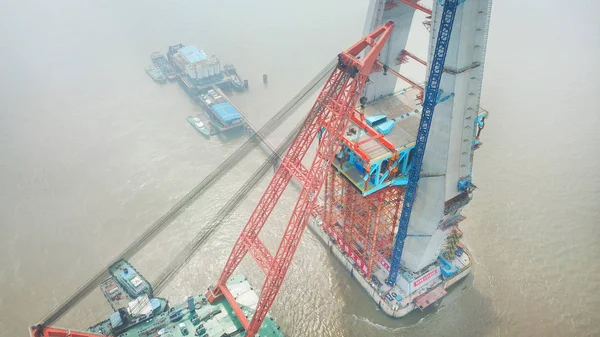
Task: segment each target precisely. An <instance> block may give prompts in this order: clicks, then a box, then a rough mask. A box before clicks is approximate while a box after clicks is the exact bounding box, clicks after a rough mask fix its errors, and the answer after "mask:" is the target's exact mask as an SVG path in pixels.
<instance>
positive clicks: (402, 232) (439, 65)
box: [387, 0, 464, 285]
mask: <svg viewBox="0 0 600 337" xmlns="http://www.w3.org/2000/svg"><path fill="white" fill-rule="evenodd" d="M440 1H441V0H440ZM462 1H464V0H446V1H445V3H444V4H443V7H444V9H443V11H442V20H441V23H440V31H439V33H438V37H437V42H436V45H435V51H434V54H433V60H432V62H431V69H430V73H429V81H428V82H427V87H426V89H425V100H424V102H423V110H422V113H421V121H420V123H419V132H418V134H417V142H416V145H415V150H414V158H413V161H412V165H411V168H410V171H409V174H408V184H407V186H406V192H405V195H404V204H403V205H402V215H401V216H400V224H399V226H398V232H397V233H396V238H395V242H394V248H393V250H392V261H391V264H390V274H389V276H388V279H387V284H388V285H394V284H395V283H396V279H397V278H398V271H399V270H400V260H401V259H402V250H403V249H404V240H405V239H406V236H407V231H408V223H409V221H410V214H411V212H412V207H413V203H414V201H415V196H416V192H417V185H418V182H419V176H420V174H421V166H422V164H423V155H424V154H425V147H426V145H427V137H428V136H429V129H430V126H431V120H432V117H433V112H434V109H435V105H436V104H437V97H438V92H439V88H440V81H441V79H442V73H443V72H444V63H445V61H446V53H447V52H448V45H449V43H450V35H451V34H452V25H453V24H454V17H455V14H456V8H457V7H458V5H459V4H460V3H461V2H462Z"/></svg>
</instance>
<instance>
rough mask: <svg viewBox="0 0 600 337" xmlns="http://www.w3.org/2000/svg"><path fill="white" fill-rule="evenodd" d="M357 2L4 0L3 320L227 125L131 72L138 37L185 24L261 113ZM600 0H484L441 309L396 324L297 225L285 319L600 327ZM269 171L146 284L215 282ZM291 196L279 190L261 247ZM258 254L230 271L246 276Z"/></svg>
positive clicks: (194, 224)
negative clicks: (485, 15) (202, 131)
mask: <svg viewBox="0 0 600 337" xmlns="http://www.w3.org/2000/svg"><path fill="white" fill-rule="evenodd" d="M467 1H468V0H467ZM367 5H368V4H367V1H364V0H350V1H340V0H320V1H318V0H307V1H294V2H284V1H274V0H264V1H239V0H234V1H210V2H208V1H183V0H172V1H165V0H160V1H158V0H147V1H139V0H132V1H115V0H106V1H90V0H77V1H76V0H58V1H39V0H35V1H34V0H24V1H11V2H7V1H3V2H2V5H1V7H0V8H1V9H0V61H1V62H0V74H1V75H0V336H1V337H19V336H26V335H27V327H28V326H29V325H31V324H33V323H36V322H37V321H38V320H39V319H41V318H42V317H43V316H44V315H45V314H47V313H48V312H49V311H50V310H51V309H52V308H53V307H55V306H56V305H58V303H60V301H62V300H63V299H65V298H66V297H67V296H68V295H69V294H71V293H72V292H73V291H74V290H75V289H77V287H78V286H80V285H81V284H82V283H83V282H84V281H85V280H87V279H88V278H89V277H90V276H92V275H93V274H94V273H95V272H96V271H97V270H99V269H100V268H102V267H103V266H104V265H105V264H106V263H107V262H108V261H110V260H111V258H113V257H114V256H116V255H117V254H118V253H119V252H120V251H121V250H122V249H124V248H125V247H126V246H127V245H128V244H129V243H130V242H131V241H133V240H134V238H135V237H136V236H137V235H139V234H140V233H141V232H142V231H143V230H144V229H145V228H147V227H148V226H150V225H151V224H152V223H153V222H154V220H155V219H157V218H158V217H160V216H161V215H162V214H163V213H164V212H166V211H167V210H168V209H169V208H170V207H171V206H172V205H173V204H174V203H176V202H177V200H178V199H179V198H181V197H182V196H183V195H185V193H187V192H188V191H189V190H190V189H191V188H192V187H193V186H195V185H196V184H197V183H198V182H199V181H200V180H201V179H202V178H203V177H204V176H206V175H207V174H208V173H209V172H211V170H212V169H213V168H215V167H216V166H217V165H218V164H219V162H220V161H222V160H223V159H224V158H225V157H226V156H227V155H228V154H229V153H231V152H233V151H234V149H235V148H236V147H238V146H239V145H240V144H241V143H242V142H243V139H241V138H240V139H233V140H231V141H229V142H226V143H225V142H221V141H220V140H219V139H218V138H215V137H213V138H212V139H210V140H206V139H204V138H202V137H200V136H199V135H198V134H197V133H196V132H195V131H194V130H193V129H192V128H191V127H190V126H189V125H188V124H187V122H186V120H185V118H186V117H187V116H188V115H190V114H193V113H194V112H196V111H198V110H199V107H198V106H195V105H194V104H193V103H192V102H191V101H190V99H189V98H188V97H187V96H186V95H185V94H184V93H183V91H182V90H181V89H180V88H179V87H178V86H177V85H175V84H172V85H162V86H161V85H157V84H155V83H153V82H152V81H151V80H150V79H149V78H148V76H147V75H146V74H145V73H144V71H143V67H144V66H145V65H147V64H149V62H150V61H149V54H150V53H151V52H153V51H155V50H163V51H165V50H166V46H168V45H170V44H175V43H180V42H181V43H186V44H196V45H198V46H200V47H201V48H202V49H204V50H205V51H207V52H208V53H214V54H217V55H218V56H219V57H221V59H222V60H223V62H226V63H234V64H235V65H236V66H237V68H238V71H239V72H240V74H241V75H242V77H243V78H247V79H248V80H249V82H250V86H251V90H250V91H249V92H248V93H244V94H242V95H236V96H233V97H232V99H233V100H234V101H235V102H236V104H238V105H239V106H240V107H242V108H243V109H244V111H245V112H246V113H247V114H248V115H249V116H250V118H251V119H252V121H253V123H255V124H257V125H262V124H263V123H264V122H265V121H266V120H268V118H269V117H270V116H272V115H273V114H274V113H275V112H276V111H277V109H278V108H280V107H281V106H283V105H284V104H285V103H286V102H287V101H288V100H289V99H290V98H291V97H292V96H293V95H294V94H295V93H296V92H297V91H298V90H299V89H300V88H301V87H302V86H304V84H305V83H306V82H308V81H309V80H310V79H311V78H312V77H313V75H314V74H316V73H317V72H318V71H319V70H320V69H321V68H322V67H323V66H324V65H325V64H326V63H327V62H328V61H329V60H330V59H331V58H332V57H334V56H335V55H336V54H337V53H338V52H339V51H340V50H342V49H344V48H346V47H348V46H349V45H351V44H352V43H353V42H354V41H356V40H357V39H358V38H359V37H360V35H361V33H362V27H363V23H364V18H365V14H366V9H367ZM599 10H600V4H599V3H598V2H596V1H585V0H584V1H578V2H573V3H567V2H564V1H557V0H550V1H543V2H542V1H535V2H534V1H529V2H526V1H518V0H505V1H496V2H495V3H494V7H493V11H492V23H491V28H490V34H489V45H488V53H487V63H486V67H485V81H484V88H483V98H482V105H483V106H484V107H485V108H487V109H488V110H490V112H491V118H490V119H489V122H488V123H487V126H486V128H485V130H484V132H483V141H484V145H483V147H482V148H481V149H480V150H478V152H477V153H476V160H475V161H476V163H475V175H476V181H475V183H476V184H477V186H478V187H479V188H478V190H477V192H476V194H475V199H474V200H473V202H472V203H471V204H470V206H469V207H468V209H467V210H466V215H467V217H468V219H467V220H466V221H465V222H463V224H464V226H463V230H464V233H465V239H466V241H467V243H468V245H469V246H470V247H471V249H472V251H473V253H474V256H475V259H476V261H475V265H474V268H473V273H472V276H471V277H469V278H468V279H467V280H465V281H464V282H462V283H460V284H459V285H458V286H457V287H456V288H455V289H454V290H453V291H452V292H451V294H450V296H448V297H447V298H445V299H444V300H443V301H442V302H441V304H440V305H439V306H438V307H436V308H433V309H431V310H428V311H427V312H425V313H417V314H415V315H411V316H409V317H408V318H406V319H404V320H391V319H388V318H386V317H383V315H382V314H381V313H380V312H378V311H377V309H376V307H375V306H374V305H373V303H372V302H371V301H370V299H369V298H368V297H367V295H366V294H365V293H364V292H363V291H362V290H361V288H360V287H359V286H358V285H357V283H356V282H355V281H353V280H352V279H350V278H349V277H348V275H347V274H346V273H345V272H344V271H343V269H342V268H341V267H340V265H339V264H338V263H337V261H336V260H335V259H334V258H332V257H331V256H330V255H328V254H327V252H326V250H325V249H324V248H323V246H322V244H321V243H320V242H319V241H318V240H317V239H316V237H315V236H314V235H313V234H312V233H310V232H307V233H306V234H305V235H304V237H303V239H302V242H301V244H300V246H299V248H298V251H297V253H296V256H295V260H294V262H293V264H292V267H291V268H290V271H289V273H288V275H287V278H286V281H285V283H284V285H283V288H282V290H281V292H280V294H279V297H278V299H277V300H276V302H275V304H274V306H273V308H272V310H271V313H272V315H273V316H274V318H275V319H276V320H277V322H278V323H279V324H280V325H281V327H282V329H283V330H284V331H285V332H286V334H287V335H289V336H350V337H354V336H369V337H370V336H373V337H377V336H599V335H600V322H599V319H600V262H598V257H599V256H600V245H599V244H598V242H599V241H600V220H599V218H600V196H599V195H600V170H599V169H598V167H600V145H599V144H600V132H599V131H598V129H599V126H600V103H599V101H600V100H599V94H600V84H599V83H600V81H599V79H598V78H599V77H600V66H599V64H600V63H599V62H598V60H599V59H600V24H598V19H597V13H598V12H599ZM414 26H415V28H416V33H415V34H414V39H412V38H411V39H412V40H411V41H412V42H411V43H412V47H413V49H412V50H414V52H415V53H416V54H418V55H421V56H425V55H426V53H425V47H426V45H425V43H426V34H427V33H426V30H425V29H423V28H422V25H421V23H420V21H419V20H418V19H415V25H414ZM421 72H422V71H421ZM263 73H267V74H268V75H269V85H268V87H265V86H263V85H262V83H261V80H262V74H263ZM421 75H422V74H421ZM415 76H416V75H415ZM300 118H301V116H300V114H297V115H295V116H294V117H293V118H291V119H290V121H289V122H287V123H286V124H285V125H283V126H282V130H280V131H278V132H275V134H274V135H273V138H272V140H273V142H274V143H277V142H278V141H279V140H281V139H282V138H283V137H284V135H285V134H286V133H287V132H288V131H289V130H291V129H292V128H293V126H294V125H295V124H296V122H297V121H298V120H299V119H300ZM265 158H266V156H265V155H264V154H263V153H262V152H260V151H258V150H257V151H255V152H254V153H251V154H250V156H248V157H247V158H246V159H245V160H244V161H242V162H240V164H239V165H237V166H236V167H235V168H234V169H233V170H232V171H231V172H230V173H228V174H227V176H226V177H225V179H223V180H222V181H221V182H219V183H218V184H217V185H216V186H215V187H214V188H213V189H211V190H210V191H209V192H208V193H206V194H205V195H204V196H203V197H201V198H200V199H198V200H197V201H196V202H195V203H194V204H193V205H192V206H190V207H189V208H188V210H187V211H186V212H185V213H183V214H182V215H181V216H180V217H179V218H178V219H177V220H176V221H175V222H174V223H173V224H172V225H171V226H170V227H169V228H168V229H167V230H165V232H163V233H162V234H161V235H160V236H159V237H157V238H156V239H155V240H154V241H152V242H151V243H150V244H149V245H148V246H147V247H146V248H145V249H144V250H142V251H141V252H140V254H138V255H137V256H136V257H135V258H134V259H133V263H134V264H136V266H137V267H138V269H139V270H140V271H141V272H143V273H144V274H145V275H146V276H147V277H148V278H149V279H150V280H152V279H154V278H156V277H157V276H158V275H159V274H160V271H161V270H162V268H164V266H165V265H166V264H168V263H169V261H170V260H171V259H172V258H173V257H174V256H175V255H176V254H177V253H178V252H179V251H180V250H181V249H182V248H183V246H184V245H185V244H186V243H187V242H189V240H190V239H191V238H192V237H193V236H194V235H195V234H196V233H197V232H198V231H199V230H200V229H201V228H202V227H203V226H204V225H205V222H206V220H207V219H209V218H210V217H211V216H212V215H213V214H214V213H215V212H216V211H217V209H218V208H219V207H220V205H222V204H223V203H224V202H225V201H226V200H227V198H228V196H229V195H231V194H232V193H233V192H234V191H235V190H236V189H237V188H238V187H239V186H240V184H242V183H243V182H244V181H245V179H246V178H247V177H248V176H249V175H250V173H251V172H252V171H253V170H254V169H255V168H257V167H258V165H260V163H261V162H262V161H263V160H264V159H265ZM265 183H266V181H263V183H262V184H261V187H260V188H257V189H256V190H255V191H254V192H253V193H251V195H250V196H249V198H248V199H247V200H246V201H245V202H244V203H243V204H242V205H241V206H240V207H239V208H238V210H237V211H236V212H235V213H233V214H232V215H231V216H230V217H229V218H228V219H227V221H226V222H225V224H224V225H223V226H222V227H221V228H220V229H219V230H218V231H217V232H216V233H215V234H214V235H213V237H212V238H211V240H209V242H207V243H206V244H205V245H204V246H203V247H202V248H201V249H200V251H199V252H198V253H197V254H196V255H195V256H194V257H193V258H192V260H191V261H190V263H189V264H188V265H187V266H186V267H185V268H184V269H183V270H182V272H181V273H180V274H179V275H178V276H177V277H175V278H174V280H173V282H172V283H171V284H170V285H169V286H168V287H167V288H166V289H165V290H164V292H163V293H162V294H161V295H162V296H166V297H167V298H169V299H170V300H171V301H180V300H183V299H184V298H185V297H186V296H187V295H189V294H192V293H200V292H202V291H203V290H204V289H206V288H207V287H208V286H209V285H211V284H212V283H213V282H214V281H215V280H216V279H217V277H218V274H219V272H220V269H221V268H222V266H223V264H224V262H225V259H226V258H227V255H228V253H229V251H230V249H231V247H232V245H233V242H234V241H235V239H236V237H237V235H238V234H239V232H240V230H241V226H243V224H244V223H245V220H246V219H247V217H248V216H249V213H250V212H251V211H252V209H253V206H254V205H255V203H256V202H257V199H258V198H259V197H260V193H261V189H262V188H264V186H265ZM294 197H295V194H294V192H293V191H289V193H286V194H284V196H283V207H282V208H281V209H277V210H276V212H275V213H274V219H273V221H271V222H270V223H269V226H268V227H267V228H266V230H265V231H266V233H264V234H265V238H264V239H263V241H265V242H266V244H267V245H268V246H270V247H273V246H274V245H275V244H276V236H277V233H280V231H281V227H282V224H283V223H284V221H285V220H286V218H285V217H284V214H286V213H285V208H286V207H285V206H286V205H287V206H289V205H290V204H291V203H292V202H293V200H294ZM257 270H258V268H256V267H253V264H252V263H251V262H250V261H245V262H244V263H243V264H242V265H241V267H240V271H242V272H244V273H245V274H246V275H247V276H249V277H250V279H251V280H253V282H256V283H257V284H258V283H259V282H261V281H262V279H261V277H262V275H260V272H258V271H257ZM108 313H109V308H108V306H107V305H105V304H104V302H103V301H102V297H101V294H100V291H95V292H94V293H93V294H92V295H90V296H89V298H87V299H86V300H84V301H83V302H82V303H81V304H80V305H79V306H78V307H77V308H75V309H74V310H73V311H72V312H70V313H69V314H68V315H66V316H65V317H64V318H63V319H62V320H61V321H60V322H57V324H58V325H61V326H67V327H73V328H80V329H82V328H86V327H87V326H88V325H90V324H91V323H93V322H95V321H97V320H100V319H104V317H105V316H106V315H107V314H108Z"/></svg>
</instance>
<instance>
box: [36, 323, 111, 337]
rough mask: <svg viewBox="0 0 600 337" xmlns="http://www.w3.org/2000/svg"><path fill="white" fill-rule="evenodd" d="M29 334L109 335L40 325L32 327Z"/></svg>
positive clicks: (48, 336)
mask: <svg viewBox="0 0 600 337" xmlns="http://www.w3.org/2000/svg"><path fill="white" fill-rule="evenodd" d="M30 334H31V336H32V337H110V336H104V335H98V334H95V333H90V332H83V331H75V330H68V329H61V328H54V327H42V326H34V327H32V328H31V331H30Z"/></svg>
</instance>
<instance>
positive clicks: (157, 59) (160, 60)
mask: <svg viewBox="0 0 600 337" xmlns="http://www.w3.org/2000/svg"><path fill="white" fill-rule="evenodd" d="M150 59H151V60H152V63H154V65H155V66H156V67H158V68H159V69H160V71H162V73H163V74H164V75H165V76H166V77H167V79H168V80H169V81H174V80H175V79H176V78H177V73H176V72H175V69H173V67H171V65H170V64H169V61H167V57H166V56H165V54H163V53H161V52H154V53H152V54H150Z"/></svg>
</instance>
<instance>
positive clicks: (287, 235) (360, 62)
mask: <svg viewBox="0 0 600 337" xmlns="http://www.w3.org/2000/svg"><path fill="white" fill-rule="evenodd" d="M393 27H394V24H393V23H392V22H388V23H386V24H384V25H382V26H381V27H379V28H378V29H376V30H375V31H374V32H373V33H371V34H369V36H367V37H365V38H364V39H362V40H361V41H359V42H358V43H357V44H355V45H354V46H352V47H351V48H350V49H348V50H347V51H345V52H343V53H341V54H340V55H339V63H338V66H337V67H336V69H335V70H334V71H333V73H332V74H331V76H330V77H329V80H328V81H327V83H326V84H325V86H324V88H323V90H322V91H321V93H320V94H319V97H318V98H317V101H316V102H315V104H314V105H313V107H312V109H311V111H310V112H309V114H308V116H307V118H306V119H305V121H304V123H303V125H302V128H301V129H300V132H299V133H298V136H297V137H296V139H294V141H293V142H292V144H291V146H290V148H289V149H288V151H287V153H286V154H285V156H284V158H283V159H282V161H281V162H282V163H284V165H279V167H278V168H277V171H276V172H275V175H274V176H273V179H272V180H271V182H270V183H269V186H268V187H267V189H266V190H265V193H264V194H263V196H262V198H261V199H260V201H259V203H258V205H257V206H256V209H255V210H254V212H253V213H252V215H251V216H250V219H249V220H248V223H247V224H246V226H245V227H244V229H243V230H242V233H241V234H240V237H239V238H238V240H237V242H236V243H235V246H234V247H233V250H232V252H231V254H230V256H229V259H228V260H227V263H226V264H225V267H224V268H223V272H222V273H221V276H220V277H219V281H218V282H217V285H216V287H214V288H213V291H215V294H214V296H212V295H213V294H212V292H211V291H209V292H208V296H209V299H210V300H211V301H214V299H215V298H216V297H219V296H221V295H223V292H225V293H226V292H227V291H226V290H225V289H226V288H225V287H226V285H225V284H226V282H227V280H228V279H229V278H230V277H231V275H232V274H233V272H234V271H235V269H236V268H237V266H238V265H239V263H240V262H241V261H242V259H243V258H244V256H246V254H247V253H248V252H249V251H250V252H251V256H252V257H253V258H254V259H255V260H256V261H257V263H258V265H259V267H260V268H261V269H262V270H263V271H264V272H265V273H266V274H267V277H266V280H265V283H264V285H263V287H262V290H261V292H260V297H259V301H258V304H257V307H256V311H255V312H254V315H253V316H252V320H251V322H250V324H249V326H246V324H245V322H244V319H243V318H242V317H240V321H242V322H243V323H242V324H243V325H244V327H245V328H246V332H247V336H248V337H253V336H254V335H256V333H257V332H258V330H259V329H260V326H261V325H262V322H263V320H264V318H265V317H266V315H267V312H268V311H269V309H270V308H271V305H272V304H273V301H274V300H275V297H276V296H277V293H278V292H279V289H280V287H281V284H282V283H283V279H284V277H285V274H286V273H287V270H288V268H289V266H290V263H291V261H292V258H293V256H294V253H295V252H296V248H297V247H298V243H299V242H300V238H301V237H302V233H303V232H304V229H305V227H306V225H307V221H308V217H309V216H310V213H311V211H313V209H314V208H315V202H316V200H317V197H318V196H319V192H320V190H321V187H322V186H323V182H324V181H325V177H326V175H327V172H328V168H329V167H330V166H331V163H332V162H333V158H334V156H335V154H336V153H337V151H338V149H339V147H340V144H341V140H342V135H343V133H344V131H345V130H346V128H347V126H348V123H349V121H350V116H351V115H352V114H353V111H354V108H355V107H356V105H357V103H358V100H359V98H360V94H361V92H362V90H363V89H364V86H365V83H366V81H367V76H368V75H369V74H370V73H371V70H372V68H373V65H374V64H375V62H376V60H377V56H378V55H379V53H380V52H381V50H382V49H383V46H384V44H385V42H386V41H387V39H388V38H389V36H390V34H391V32H392V29H393ZM368 47H370V50H369V51H368V52H367V54H366V55H365V57H364V58H363V59H359V58H358V56H359V54H360V53H362V52H363V51H364V50H365V49H366V48H368ZM317 135H320V138H319V144H318V146H317V152H316V155H315V157H314V159H313V161H312V164H311V166H310V167H309V168H304V167H303V166H302V164H301V162H302V159H303V158H304V156H305V155H306V153H307V152H308V149H309V148H310V146H311V144H312V143H313V141H314V140H315V138H316V137H317ZM292 176H300V177H301V180H303V186H302V190H301V191H300V194H299V197H298V200H297V202H296V205H295V206H294V209H293V211H292V215H291V217H290V220H289V222H288V225H287V227H286V229H285V231H284V234H283V238H282V239H281V242H280V243H279V247H278V249H277V253H276V254H275V255H274V256H271V253H270V252H269V251H268V249H267V248H266V247H265V246H264V244H262V242H261V241H260V240H259V239H258V234H259V233H260V231H261V229H262V228H263V226H264V224H265V222H266V221H267V219H268V217H269V216H270V214H271V212H272V211H273V209H274V208H275V205H276V204H277V202H278V201H279V198H280V197H281V194H282V193H283V191H284V190H285V188H286V187H287V185H288V184H289V182H290V180H291V178H292ZM225 297H226V299H227V301H228V302H230V304H231V305H232V307H234V308H235V307H236V306H237V303H232V302H234V301H235V299H234V298H232V297H231V296H230V295H229V294H227V296H225ZM236 315H240V313H238V312H236Z"/></svg>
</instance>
